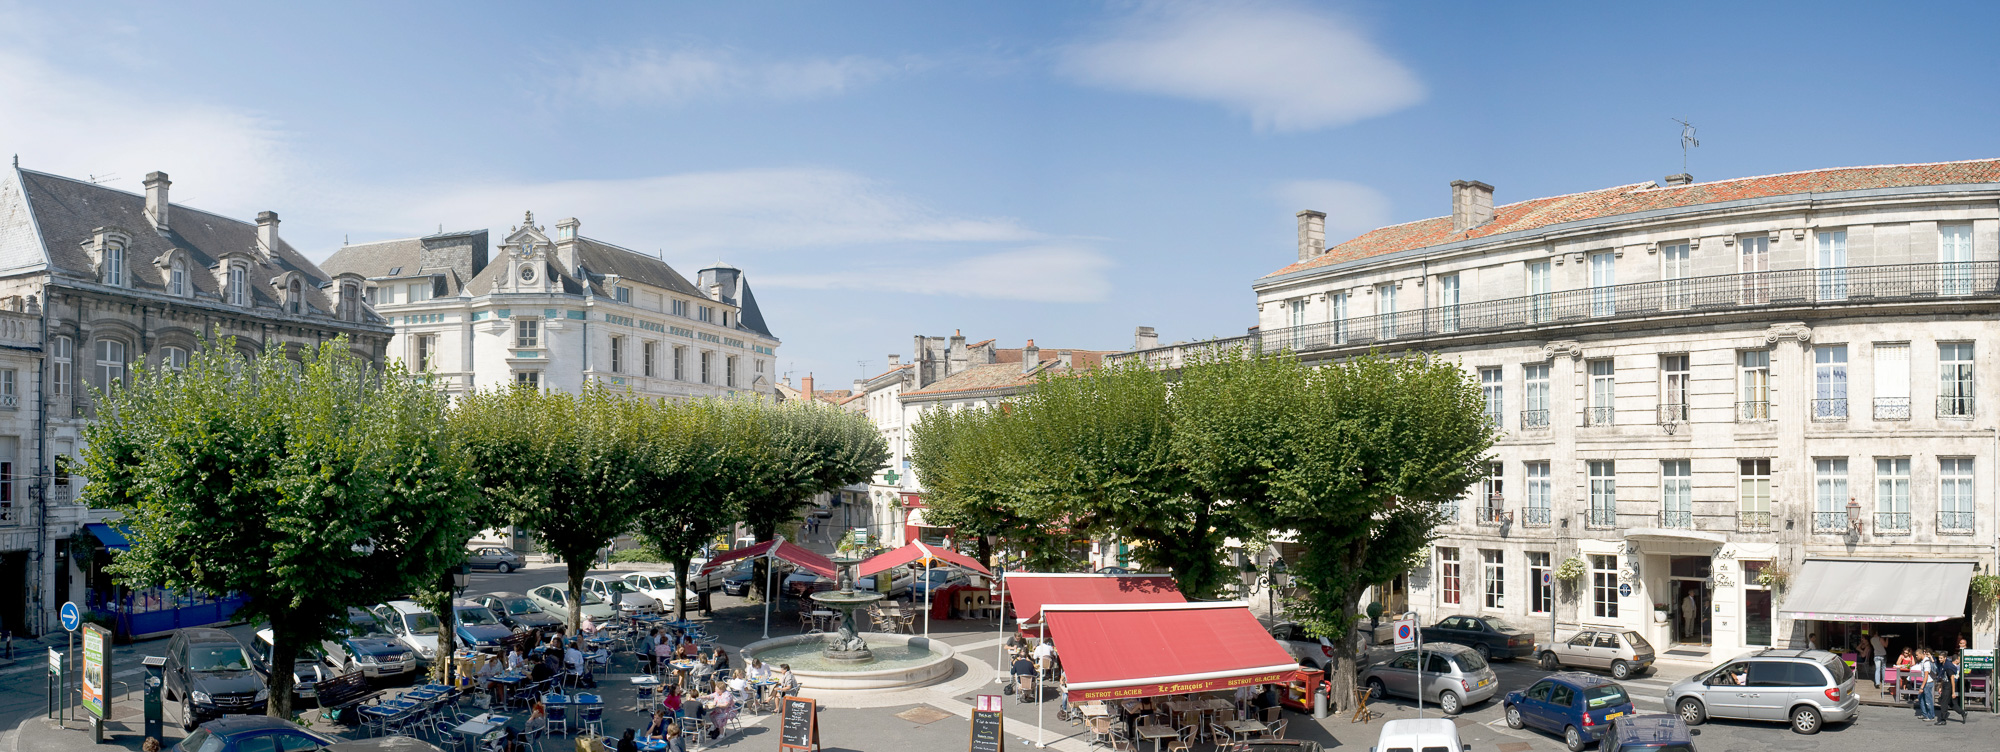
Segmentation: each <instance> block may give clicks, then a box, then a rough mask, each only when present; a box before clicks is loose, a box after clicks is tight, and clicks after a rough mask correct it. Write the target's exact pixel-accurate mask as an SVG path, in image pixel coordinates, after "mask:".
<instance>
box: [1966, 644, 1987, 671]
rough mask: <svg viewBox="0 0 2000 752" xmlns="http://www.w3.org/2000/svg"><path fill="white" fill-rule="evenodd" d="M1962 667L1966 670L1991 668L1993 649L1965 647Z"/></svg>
mask: <svg viewBox="0 0 2000 752" xmlns="http://www.w3.org/2000/svg"><path fill="white" fill-rule="evenodd" d="M1962 668H1964V669H1965V670H1967V671H1991V670H1993V651H1992V650H1977V649H1967V650H1966V651H1965V659H1964V665H1963V666H1962Z"/></svg>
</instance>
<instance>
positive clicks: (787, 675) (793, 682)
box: [778, 663, 799, 695]
mask: <svg viewBox="0 0 2000 752" xmlns="http://www.w3.org/2000/svg"><path fill="white" fill-rule="evenodd" d="M798 693H799V677H797V676H793V675H792V664H789V663H780V664H778V694H780V695H795V694H798Z"/></svg>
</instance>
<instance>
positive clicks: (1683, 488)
mask: <svg viewBox="0 0 2000 752" xmlns="http://www.w3.org/2000/svg"><path fill="white" fill-rule="evenodd" d="M1690 468H1691V463H1690V462H1689V461H1688V460H1663V461H1661V462H1660V511H1661V516H1660V522H1661V525H1662V526H1664V527H1683V528H1691V527H1694V473H1693V472H1692V470H1691V469H1690Z"/></svg>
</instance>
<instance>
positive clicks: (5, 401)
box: [0, 368, 21, 407]
mask: <svg viewBox="0 0 2000 752" xmlns="http://www.w3.org/2000/svg"><path fill="white" fill-rule="evenodd" d="M19 382H20V373H19V372H18V371H15V370H14V369H12V368H0V407H16V406H19V405H20V404H21V393H20V392H19V391H16V389H17V385H18V384H19Z"/></svg>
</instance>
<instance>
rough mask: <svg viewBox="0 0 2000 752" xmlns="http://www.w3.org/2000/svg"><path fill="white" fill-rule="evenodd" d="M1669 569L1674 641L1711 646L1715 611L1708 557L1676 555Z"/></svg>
mask: <svg viewBox="0 0 2000 752" xmlns="http://www.w3.org/2000/svg"><path fill="white" fill-rule="evenodd" d="M1669 570H1670V571H1669V576H1670V578H1671V580H1670V582H1671V584H1670V586H1669V588H1668V593H1669V596H1670V597H1671V598H1672V600H1670V601H1669V602H1668V603H1667V615H1668V621H1669V622H1670V623H1669V625H1668V626H1670V627H1671V628H1672V629H1673V635H1674V642H1675V643H1678V644H1682V645H1708V644H1709V643H1710V642H1711V641H1712V635H1713V630H1714V619H1713V618H1711V617H1712V616H1713V614H1712V612H1713V611H1714V610H1715V609H1714V608H1713V607H1712V606H1711V605H1710V598H1711V596H1712V594H1713V593H1712V590H1711V589H1710V587H1709V584H1708V583H1709V574H1710V572H1709V561H1708V557H1706V556H1675V557H1673V559H1672V563H1671V565H1670V566H1669Z"/></svg>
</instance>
